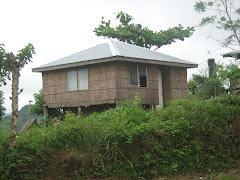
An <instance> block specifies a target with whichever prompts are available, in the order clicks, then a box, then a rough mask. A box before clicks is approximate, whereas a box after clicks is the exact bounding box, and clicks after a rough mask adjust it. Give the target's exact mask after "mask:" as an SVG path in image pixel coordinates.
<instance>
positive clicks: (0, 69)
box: [0, 44, 10, 86]
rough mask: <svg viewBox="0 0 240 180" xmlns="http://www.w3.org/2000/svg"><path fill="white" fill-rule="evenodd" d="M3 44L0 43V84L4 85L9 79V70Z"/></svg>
mask: <svg viewBox="0 0 240 180" xmlns="http://www.w3.org/2000/svg"><path fill="white" fill-rule="evenodd" d="M3 46H4V45H3V44H0V86H2V84H3V85H6V80H10V72H9V71H8V68H7V53H6V51H5V49H4V48H3Z"/></svg>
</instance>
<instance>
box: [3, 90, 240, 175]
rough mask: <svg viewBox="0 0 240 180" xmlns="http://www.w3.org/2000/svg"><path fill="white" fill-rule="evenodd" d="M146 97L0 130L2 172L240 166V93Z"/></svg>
mask: <svg viewBox="0 0 240 180" xmlns="http://www.w3.org/2000/svg"><path fill="white" fill-rule="evenodd" d="M140 102H141V100H140V98H139V97H136V99H135V101H134V102H130V101H129V100H127V101H126V102H124V103H123V104H122V105H120V106H118V107H117V108H115V109H110V110H108V111H106V112H104V113H101V114H97V113H93V114H91V115H90V116H87V117H85V118H82V117H77V116H75V115H73V114H71V113H67V114H66V117H65V121H64V123H62V124H60V125H57V126H55V127H54V126H49V127H45V128H37V127H36V128H33V129H31V130H30V131H28V132H22V133H20V134H19V138H18V140H17V145H16V148H15V149H14V150H13V151H11V152H10V151H8V149H7V142H8V133H7V132H6V131H3V130H0V133H1V134H0V140H1V141H0V179H37V178H39V179H40V178H43V179H44V178H45V179H48V178H56V177H65V178H73V177H75V178H76V179H78V178H79V179H80V178H82V177H97V178H106V177H111V178H123V177H124V178H131V179H134V178H135V179H139V178H142V179H151V178H154V177H156V176H165V175H167V176H169V175H176V174H185V173H196V172H197V173H205V172H209V171H212V170H214V171H218V170H219V171H221V170H222V169H225V170H227V169H232V168H233V169H234V168H238V167H239V162H240V161H239V159H240V142H239V141H240V133H239V129H240V97H239V96H231V95H224V96H221V97H218V98H215V99H210V100H202V99H196V98H189V99H183V100H172V101H171V102H170V103H169V104H168V106H167V107H166V108H164V109H163V110H160V111H155V110H145V109H143V108H141V106H140Z"/></svg>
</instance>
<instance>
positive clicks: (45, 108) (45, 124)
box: [43, 106, 48, 127]
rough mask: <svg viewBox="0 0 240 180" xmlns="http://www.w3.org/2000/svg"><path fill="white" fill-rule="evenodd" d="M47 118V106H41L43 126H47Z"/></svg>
mask: <svg viewBox="0 0 240 180" xmlns="http://www.w3.org/2000/svg"><path fill="white" fill-rule="evenodd" d="M47 118H48V107H47V106H43V120H44V126H45V127H46V126H47Z"/></svg>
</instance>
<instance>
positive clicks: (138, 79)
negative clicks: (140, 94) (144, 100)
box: [129, 64, 148, 88]
mask: <svg viewBox="0 0 240 180" xmlns="http://www.w3.org/2000/svg"><path fill="white" fill-rule="evenodd" d="M130 66H137V81H138V82H137V83H138V85H137V86H132V85H131V72H130ZM130 66H129V82H130V87H135V88H148V68H147V66H145V65H133V64H131V65H130ZM139 66H145V67H146V81H147V86H146V87H140V75H139V68H138V67H139Z"/></svg>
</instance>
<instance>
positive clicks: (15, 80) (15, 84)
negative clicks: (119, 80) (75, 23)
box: [0, 44, 35, 149]
mask: <svg viewBox="0 0 240 180" xmlns="http://www.w3.org/2000/svg"><path fill="white" fill-rule="evenodd" d="M33 54H35V50H34V47H33V45H32V44H28V45H27V46H26V47H25V48H23V49H21V50H20V51H18V53H17V54H16V55H14V54H13V53H12V52H10V53H6V51H5V50H4V48H3V45H2V44H1V45H0V64H1V65H2V66H1V67H0V72H1V74H0V75H1V83H3V84H6V79H7V78H8V79H11V80H12V97H11V100H12V118H11V120H12V127H11V134H10V139H9V147H10V149H12V148H14V146H15V144H16V138H17V123H18V95H19V94H20V93H21V92H22V91H23V89H21V90H20V91H19V77H20V70H21V69H22V68H23V67H24V66H25V65H26V64H28V63H30V62H31V59H32V55H33ZM10 75H11V77H10Z"/></svg>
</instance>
